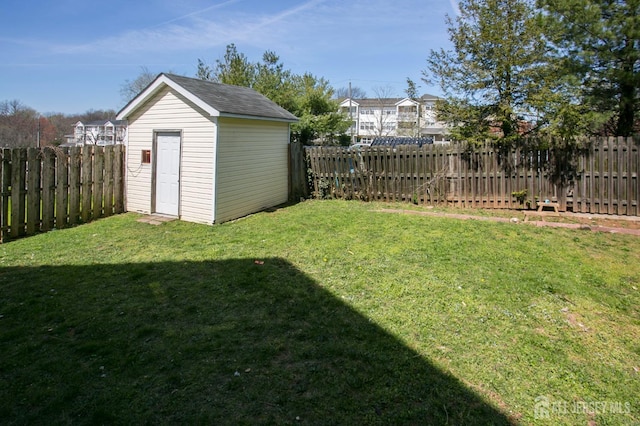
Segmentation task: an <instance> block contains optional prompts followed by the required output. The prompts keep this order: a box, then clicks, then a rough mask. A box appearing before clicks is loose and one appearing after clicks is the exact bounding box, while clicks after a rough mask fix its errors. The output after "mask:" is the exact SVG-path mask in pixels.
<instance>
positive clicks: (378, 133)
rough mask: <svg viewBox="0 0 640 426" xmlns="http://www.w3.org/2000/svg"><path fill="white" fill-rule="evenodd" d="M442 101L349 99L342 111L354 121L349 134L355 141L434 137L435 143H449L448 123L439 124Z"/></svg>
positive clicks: (342, 104) (428, 98) (429, 97)
mask: <svg viewBox="0 0 640 426" xmlns="http://www.w3.org/2000/svg"><path fill="white" fill-rule="evenodd" d="M438 99H439V98H438V97H436V96H432V95H423V96H421V97H420V98H418V99H416V100H414V99H410V98H402V99H401V98H382V99H379V98H366V99H351V98H346V99H344V100H342V101H341V102H340V110H341V111H342V112H343V113H344V114H346V115H347V116H348V117H350V118H351V120H352V125H351V127H350V128H349V130H347V133H348V134H350V135H352V136H353V138H354V139H355V141H358V142H363V143H370V142H371V141H372V140H373V139H374V138H376V137H402V136H405V137H431V138H433V141H434V142H435V143H443V142H447V141H448V139H447V130H446V126H445V124H444V123H441V122H438V121H437V120H436V114H435V103H436V101H437V100H438Z"/></svg>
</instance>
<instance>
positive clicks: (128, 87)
mask: <svg viewBox="0 0 640 426" xmlns="http://www.w3.org/2000/svg"><path fill="white" fill-rule="evenodd" d="M155 78H156V75H155V74H153V73H152V72H151V71H149V68H147V67H140V74H139V75H138V76H137V77H136V78H135V79H134V80H125V82H124V84H123V85H122V87H121V88H120V96H122V100H123V101H124V103H128V102H129V101H130V100H131V99H133V98H135V97H136V96H137V95H138V94H139V93H140V92H142V91H143V90H144V89H145V88H146V87H147V86H148V85H149V84H150V83H151V82H152V81H153V80H154V79H155Z"/></svg>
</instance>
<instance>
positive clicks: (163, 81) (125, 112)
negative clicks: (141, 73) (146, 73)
mask: <svg viewBox="0 0 640 426" xmlns="http://www.w3.org/2000/svg"><path fill="white" fill-rule="evenodd" d="M164 85H166V86H169V87H170V88H172V89H173V90H175V91H176V92H178V93H179V94H180V95H182V96H184V97H185V98H187V99H188V100H189V101H191V102H193V103H194V104H195V105H197V106H198V107H200V108H202V110H203V111H205V112H206V113H208V114H209V115H210V116H212V117H217V116H219V115H220V111H218V110H217V109H215V108H213V107H212V106H211V105H209V104H208V103H206V102H204V101H203V100H202V99H200V98H199V97H197V96H195V95H194V94H193V93H191V92H190V91H188V90H186V89H185V88H184V87H182V86H180V85H179V84H178V83H176V82H175V81H173V80H171V79H170V78H169V77H167V76H166V75H164V74H160V75H159V76H158V77H157V78H156V79H155V80H154V81H153V82H152V83H151V84H150V85H149V86H147V88H146V89H144V90H143V91H142V92H141V93H140V94H139V95H138V96H136V97H135V98H133V99H132V100H131V101H130V102H129V103H128V104H127V105H126V106H125V107H124V108H122V110H121V111H120V112H119V113H118V115H117V116H116V119H118V120H126V119H127V117H129V116H130V115H131V113H132V112H133V111H135V110H136V109H137V108H138V107H139V106H140V105H143V104H144V103H146V102H147V101H148V100H150V99H151V98H153V97H154V96H155V95H156V93H158V92H159V91H160V90H161V89H162V87H163V86H164Z"/></svg>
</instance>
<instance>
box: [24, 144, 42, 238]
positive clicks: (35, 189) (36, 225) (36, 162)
mask: <svg viewBox="0 0 640 426" xmlns="http://www.w3.org/2000/svg"><path fill="white" fill-rule="evenodd" d="M41 172H42V168H41V162H40V150H39V149H36V148H29V149H28V150H27V173H28V174H27V235H33V234H35V233H36V232H38V231H39V230H40V199H41V195H40V191H41V189H40V182H41V179H42V177H41Z"/></svg>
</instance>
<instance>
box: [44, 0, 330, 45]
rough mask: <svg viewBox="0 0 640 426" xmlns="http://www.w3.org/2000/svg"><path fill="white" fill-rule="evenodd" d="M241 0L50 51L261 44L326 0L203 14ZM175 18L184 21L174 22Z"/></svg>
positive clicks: (226, 2) (230, 0)
mask: <svg viewBox="0 0 640 426" xmlns="http://www.w3.org/2000/svg"><path fill="white" fill-rule="evenodd" d="M240 1H242V0H228V1H225V2H223V3H219V4H216V5H213V6H210V7H208V8H205V9H201V10H198V11H196V12H192V13H189V14H186V15H183V16H180V17H177V18H174V19H171V20H169V21H165V22H164V23H162V24H158V25H155V26H153V27H150V28H145V29H139V30H131V31H126V32H123V33H121V34H118V35H116V36H112V37H106V38H102V39H98V40H95V41H92V42H89V43H84V44H67V45H57V46H54V47H52V51H53V53H56V54H80V53H90V52H94V53H95V52H104V53H122V52H124V51H125V50H126V52H128V53H135V52H140V51H144V52H160V51H167V50H198V49H203V48H210V47H216V46H224V45H227V44H229V43H231V42H235V43H238V42H247V43H256V44H259V45H264V44H265V42H267V41H269V40H270V39H271V40H272V39H273V36H277V35H278V34H280V33H281V31H280V28H286V27H287V24H286V23H285V21H287V20H290V21H291V20H292V19H293V18H294V17H295V16H296V15H298V14H300V13H301V12H303V11H306V10H309V9H312V8H313V7H315V6H317V5H319V4H321V3H323V2H325V1H326V0H310V1H307V2H305V3H303V4H301V5H299V6H296V7H293V8H290V9H286V10H283V11H281V12H279V13H276V14H273V15H264V14H251V15H250V14H247V13H242V12H230V13H217V14H216V15H215V20H213V19H207V18H204V17H202V15H204V14H206V12H209V11H211V10H213V9H221V8H223V7H225V6H230V5H232V4H234V3H238V2H240ZM178 21H185V22H184V23H177V22H178ZM290 23H291V22H290Z"/></svg>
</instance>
